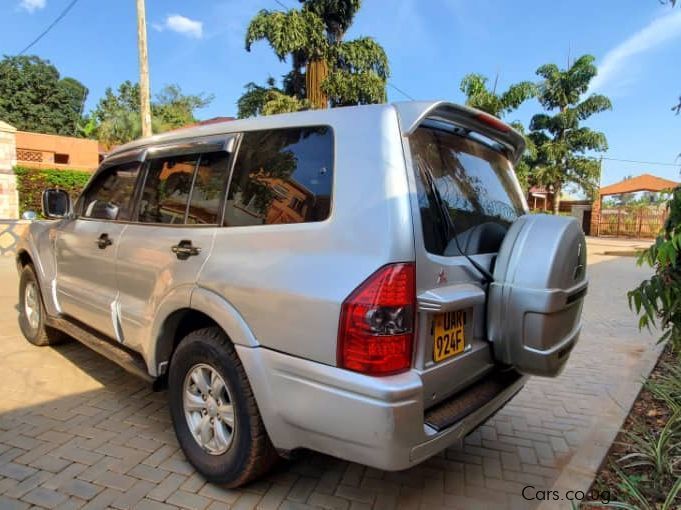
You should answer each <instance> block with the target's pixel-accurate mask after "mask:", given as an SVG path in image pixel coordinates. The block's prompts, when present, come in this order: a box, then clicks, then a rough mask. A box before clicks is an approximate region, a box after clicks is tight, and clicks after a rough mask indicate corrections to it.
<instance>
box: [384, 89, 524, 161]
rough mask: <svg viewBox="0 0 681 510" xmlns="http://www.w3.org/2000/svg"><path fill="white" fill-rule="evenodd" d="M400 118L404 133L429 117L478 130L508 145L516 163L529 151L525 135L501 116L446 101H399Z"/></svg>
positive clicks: (412, 130)
mask: <svg viewBox="0 0 681 510" xmlns="http://www.w3.org/2000/svg"><path fill="white" fill-rule="evenodd" d="M395 108H396V109H397V114H398V116H399V119H400V127H401V129H402V134H403V135H405V136H409V135H411V134H412V133H413V132H414V131H415V130H416V128H418V127H419V126H420V125H421V123H422V122H423V121H425V120H440V121H445V122H451V123H453V124H456V125H457V126H461V127H464V128H467V129H470V130H472V131H475V132H476V133H480V134H482V135H484V136H486V137H488V138H491V139H492V140H495V141H497V142H499V143H500V144H501V145H503V146H504V147H506V148H507V149H508V150H509V152H510V155H511V158H510V159H511V160H512V161H513V163H517V162H518V160H519V159H520V157H521V156H522V155H523V152H525V137H524V136H523V135H521V134H520V133H519V132H518V131H516V130H515V129H513V128H512V127H511V126H509V125H508V124H506V123H504V122H502V121H501V120H499V119H498V118H496V117H494V116H492V115H490V114H488V113H485V112H482V111H480V110H476V109H475V108H469V107H468V106H461V105H456V104H453V103H448V102H446V101H409V102H402V103H395Z"/></svg>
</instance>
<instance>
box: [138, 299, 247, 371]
mask: <svg viewBox="0 0 681 510" xmlns="http://www.w3.org/2000/svg"><path fill="white" fill-rule="evenodd" d="M213 326H215V327H219V328H220V329H221V330H222V331H224V333H225V334H226V335H227V337H228V338H229V340H230V341H231V342H232V343H233V344H235V345H243V346H246V347H257V346H258V345H259V343H258V341H257V340H256V339H255V336H254V335H253V332H252V331H251V330H250V328H249V327H248V325H247V324H246V321H245V320H244V319H243V317H242V316H241V314H239V312H238V311H237V310H236V308H234V306H232V305H231V304H230V303H229V302H228V301H227V300H225V299H224V298H222V297H221V296H219V295H218V294H216V293H214V292H212V291H210V290H207V289H203V288H195V289H194V290H193V291H192V294H191V298H190V305H189V307H182V308H178V309H176V310H173V311H172V312H170V313H168V314H167V315H166V316H165V317H164V318H163V319H161V320H159V322H158V324H157V326H156V327H155V328H154V333H153V334H152V338H154V339H155V340H156V345H155V348H154V350H153V351H152V352H153V358H152V359H151V360H150V363H149V369H150V372H152V375H154V376H160V375H163V374H164V372H165V371H166V370H167V364H168V363H169V362H170V359H171V358H172V355H173V352H174V351H175V349H176V348H177V346H178V344H179V343H180V341H181V340H182V339H183V338H184V337H185V336H186V335H188V334H189V333H191V332H192V331H196V330H197V329H201V328H205V327H213Z"/></svg>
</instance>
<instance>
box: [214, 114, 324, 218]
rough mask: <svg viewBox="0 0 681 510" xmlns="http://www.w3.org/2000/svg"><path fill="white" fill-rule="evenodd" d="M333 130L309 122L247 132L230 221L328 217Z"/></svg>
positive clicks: (233, 186)
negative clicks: (311, 124) (302, 124)
mask: <svg viewBox="0 0 681 510" xmlns="http://www.w3.org/2000/svg"><path fill="white" fill-rule="evenodd" d="M332 184H333V132H332V130H331V128H329V127H323V126H322V127H305V128H292V129H277V130H270V131H254V132H248V133H245V134H244V136H243V140H242V142H241V146H240V148H239V154H238V155H237V160H236V164H235V167H234V174H233V176H232V181H231V184H230V187H229V192H228V195H227V205H226V208H225V218H224V225H225V226H246V225H273V224H282V223H306V222H314V221H323V220H325V219H326V218H328V216H329V212H330V209H331V188H332Z"/></svg>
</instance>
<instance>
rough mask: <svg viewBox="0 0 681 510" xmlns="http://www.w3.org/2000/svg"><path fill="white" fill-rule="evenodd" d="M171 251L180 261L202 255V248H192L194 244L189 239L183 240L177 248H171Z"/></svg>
mask: <svg viewBox="0 0 681 510" xmlns="http://www.w3.org/2000/svg"><path fill="white" fill-rule="evenodd" d="M170 249H171V251H172V252H173V253H174V254H175V255H176V256H177V258H178V259H180V260H187V259H188V258H189V257H191V256H194V255H198V254H199V253H201V248H199V247H198V246H192V242H191V241H190V240H188V239H183V240H182V241H180V242H179V243H178V244H176V245H175V246H171V247H170Z"/></svg>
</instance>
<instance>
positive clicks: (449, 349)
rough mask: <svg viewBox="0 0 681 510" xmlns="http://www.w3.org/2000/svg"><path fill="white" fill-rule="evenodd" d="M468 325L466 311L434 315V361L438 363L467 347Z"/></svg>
mask: <svg viewBox="0 0 681 510" xmlns="http://www.w3.org/2000/svg"><path fill="white" fill-rule="evenodd" d="M465 326H466V312H465V311H464V310H457V311H455V312H445V313H438V314H437V315H436V316H435V317H433V325H432V330H431V331H432V333H433V361H435V362H436V363H437V362H439V361H442V360H445V359H447V358H451V357H452V356H456V355H457V354H461V353H462V352H463V351H464V350H465V348H466V340H465V338H464V328H465Z"/></svg>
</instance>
